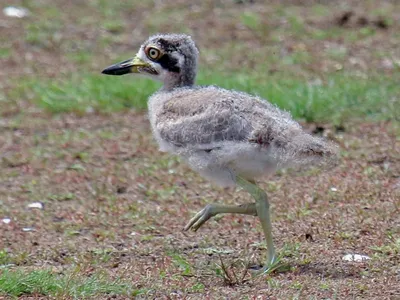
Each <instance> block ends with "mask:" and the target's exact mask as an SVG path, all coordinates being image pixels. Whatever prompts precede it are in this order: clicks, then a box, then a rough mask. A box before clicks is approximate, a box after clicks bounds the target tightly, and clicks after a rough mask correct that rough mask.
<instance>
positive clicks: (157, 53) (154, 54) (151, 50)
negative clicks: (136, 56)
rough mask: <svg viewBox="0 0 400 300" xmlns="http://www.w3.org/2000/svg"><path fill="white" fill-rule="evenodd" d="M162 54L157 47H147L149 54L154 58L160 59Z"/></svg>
mask: <svg viewBox="0 0 400 300" xmlns="http://www.w3.org/2000/svg"><path fill="white" fill-rule="evenodd" d="M160 54H161V52H160V50H158V49H157V48H152V47H150V48H148V49H147V56H148V57H149V58H150V59H152V60H156V59H158V58H159V57H160Z"/></svg>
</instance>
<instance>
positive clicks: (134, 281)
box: [0, 1, 400, 299]
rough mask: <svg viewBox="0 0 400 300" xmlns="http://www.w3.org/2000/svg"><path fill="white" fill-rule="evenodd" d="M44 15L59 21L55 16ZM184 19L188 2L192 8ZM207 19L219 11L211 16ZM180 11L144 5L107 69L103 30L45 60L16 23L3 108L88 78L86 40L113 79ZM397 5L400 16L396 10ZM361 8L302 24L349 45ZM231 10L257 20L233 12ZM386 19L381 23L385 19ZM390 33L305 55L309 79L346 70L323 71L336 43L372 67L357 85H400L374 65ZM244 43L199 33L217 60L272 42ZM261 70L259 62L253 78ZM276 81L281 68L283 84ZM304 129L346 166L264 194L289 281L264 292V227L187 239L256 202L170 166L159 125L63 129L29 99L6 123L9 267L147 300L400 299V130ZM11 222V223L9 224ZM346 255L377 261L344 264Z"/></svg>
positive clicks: (0, 210) (1, 215)
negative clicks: (231, 47)
mask: <svg viewBox="0 0 400 300" xmlns="http://www.w3.org/2000/svg"><path fill="white" fill-rule="evenodd" d="M3 2H4V1H3ZM22 2H23V1H21V3H22ZM156 2H157V1H156ZM238 2H241V1H238ZM243 2H245V3H244V4H235V5H245V6H246V7H247V8H246V9H248V10H249V11H251V12H256V11H257V10H258V9H259V7H258V6H257V5H259V2H257V1H256V4H255V5H256V6H252V7H250V5H252V4H251V2H252V1H243ZM311 2H312V1H311ZM343 2H345V1H341V3H343ZM353 2H354V3H356V4H357V3H358V2H357V1H353ZM353 2H352V3H353ZM366 2H368V1H366ZM372 2H373V1H372ZM21 3H19V4H21ZM37 3H40V5H42V6H43V8H42V6H40V5H39V4H38V7H39V6H40V9H42V10H43V11H44V10H45V8H44V7H45V4H46V1H38V2H37ZM56 3H57V4H56V5H57V7H59V8H60V7H61V8H64V9H66V10H67V9H68V7H69V5H70V6H71V7H72V8H73V11H75V12H77V13H76V15H74V14H69V15H67V14H63V15H62V18H64V19H63V20H73V19H74V18H79V16H80V14H81V15H85V14H86V13H87V12H88V11H90V12H92V13H93V16H94V17H93V22H94V23H93V24H97V23H96V22H97V21H99V18H100V17H99V15H96V14H95V12H94V11H95V10H94V9H93V8H90V7H89V6H88V7H89V8H88V7H86V6H85V7H84V8H82V10H81V11H80V10H79V9H78V8H79V7H78V6H77V4H76V3H75V2H74V1H71V2H68V3H70V4H65V3H67V2H62V1H57V2H56ZM93 3H94V2H93ZM143 3H144V2H143ZM157 3H158V2H157ZM168 3H169V4H168V5H170V6H171V5H172V4H171V3H170V2H169V1H168ZM185 3H187V2H185V1H179V5H181V7H184V6H185V5H186V4H185ZM257 3H258V4H257ZM368 3H369V2H368ZM206 4H207V5H211V4H210V1H206ZM356 4H355V5H354V7H355V8H354V11H355V13H356V15H363V13H360V12H363V9H364V8H365V7H363V6H362V5H356ZM168 5H164V6H163V5H162V4H159V5H158V6H157V5H156V4H154V5H153V6H151V7H147V6H145V5H144V4H143V7H142V8H141V9H137V10H135V11H133V10H132V11H126V12H125V13H124V14H122V15H121V20H124V22H123V23H122V25H124V26H125V25H126V26H125V27H124V28H125V29H124V31H123V32H122V33H121V34H120V35H119V36H118V37H113V38H111V37H110V40H107V45H108V46H104V47H103V50H104V51H103V52H102V53H99V52H100V50H98V49H100V47H99V48H96V47H97V46H98V45H99V35H102V34H103V35H105V36H106V37H108V34H109V32H106V31H104V29H98V28H96V27H95V26H94V25H93V24H92V23H87V24H89V25H87V28H86V27H84V24H79V25H76V24H75V23H72V22H71V24H70V26H65V27H63V28H61V29H60V32H61V35H60V38H59V39H57V37H53V39H52V40H51V42H50V43H49V44H45V45H39V46H38V45H37V44H35V45H33V46H32V43H29V42H27V41H26V40H23V39H20V38H19V37H20V36H23V34H24V27H18V26H16V25H15V24H17V23H16V22H17V21H16V20H12V19H5V18H4V16H3V17H2V18H4V20H3V19H2V20H1V21H2V22H1V23H0V25H1V26H0V30H1V31H4V32H5V33H7V35H8V36H9V38H4V37H2V39H1V41H2V44H3V45H7V46H10V47H12V49H13V50H15V51H13V52H11V53H10V55H9V56H7V57H2V58H1V60H2V63H4V66H5V67H2V68H1V70H0V78H1V80H2V83H1V85H2V88H3V91H2V94H1V95H3V93H4V94H5V95H8V96H9V95H12V90H13V89H14V88H15V86H16V82H17V81H18V80H22V79H23V78H25V77H29V76H35V75H37V76H43V78H44V77H46V78H52V77H57V78H61V77H62V76H64V75H65V74H68V72H77V70H79V69H80V68H81V67H80V65H79V64H78V63H77V62H76V61H73V60H70V59H68V58H66V53H67V52H68V51H69V50H70V49H71V48H69V47H70V44H68V43H73V42H74V39H77V40H79V39H82V40H85V41H87V42H88V44H87V45H86V46H85V47H87V48H85V47H84V48H83V49H80V50H82V51H89V50H90V51H93V57H91V58H90V59H89V61H88V62H86V64H85V67H86V70H96V71H97V70H98V69H101V67H99V65H100V64H102V65H103V64H104V66H106V65H107V64H109V63H110V62H111V61H112V60H114V59H115V57H116V56H117V55H119V54H121V53H125V52H127V51H131V49H133V48H135V47H137V45H133V46H132V42H131V40H132V35H133V36H134V37H143V36H145V35H147V33H148V31H151V30H152V29H154V28H158V27H156V26H163V25H165V24H163V23H157V24H153V23H151V21H152V19H151V17H149V14H150V13H151V10H150V9H155V10H158V11H162V10H165V11H167V10H169V9H171V7H170V6H168ZM382 5H383V7H387V6H388V7H390V5H395V4H391V1H385V2H384V4H382ZM372 6H373V4H371V3H369V4H368V5H367V4H366V7H367V8H370V7H372ZM77 7H78V8H77ZM202 7H203V6H202ZM271 7H272V6H271ZM346 7H347V6H340V9H338V10H337V11H335V13H336V14H335V15H334V16H329V18H328V20H329V22H325V21H322V20H326V19H324V18H327V17H326V16H324V17H313V18H308V19H307V13H306V12H305V11H306V8H305V7H304V6H301V5H300V6H299V8H298V12H299V15H300V16H303V17H304V16H305V18H306V19H307V20H308V21H307V22H309V23H307V24H308V25H307V26H313V24H314V25H315V24H317V27H318V28H319V29H320V30H322V29H324V28H326V27H328V26H331V25H332V24H336V25H337V26H345V27H346V28H349V29H351V28H352V27H357V26H360V24H358V23H357V22H358V21H357V20H358V19H357V18H355V19H352V22H355V23H352V22H347V21H346V20H345V19H346V18H345V15H344V14H341V13H342V12H343V11H346V9H345V8H346ZM397 7H398V6H396V8H397ZM90 9H93V10H92V11H91V10H90ZM229 9H230V10H232V11H240V10H241V9H242V8H236V7H234V6H233V4H232V7H231V6H230V7H229ZM268 9H271V11H272V8H268ZM268 9H266V11H265V13H266V14H267V13H268ZM205 11H206V10H205V9H204V10H199V11H198V13H199V14H200V15H201V13H204V12H205ZM217 12H218V11H217ZM214 13H215V12H214ZM150 16H151V15H150ZM394 16H398V14H394ZM146 17H148V19H146ZM135 18H137V19H135ZM188 18H190V16H188ZM341 18H342V19H341ZM371 18H372V19H373V20H374V22H376V20H377V18H375V17H371ZM38 19H39V16H38V17H36V19H35V20H38ZM372 19H371V20H372ZM129 20H137V22H136V23H135V22H129ZM274 20H275V19H274ZM338 20H339V21H338ZM354 20H355V21H354ZM394 20H397V19H396V18H395V17H394ZM88 22H89V21H88ZM99 22H100V21H99ZM146 22H147V23H146ZM268 22H269V21H268ZM268 22H267V23H268ZM271 22H272V23H271V24H274V23H273V22H274V21H271ZM276 22H277V23H276V24H279V22H278V21H276ZM313 22H314V23H313ZM333 22H336V23H333ZM337 22H342V23H343V24H339V25H338V23H337ZM367 22H368V23H371V22H372V21H371V22H370V21H368V20H367ZM138 23H139V25H138ZM271 24H269V25H271ZM282 24H283V23H282ZM310 24H311V25H310ZM357 24H358V25H357ZM371 24H372V23H371ZM374 24H375V23H374ZM376 24H378V25H373V26H378V27H377V28H376V30H377V34H376V35H374V37H372V38H370V39H369V40H368V44H367V45H365V44H362V43H358V42H354V43H353V42H352V41H351V40H349V41H341V40H340V38H332V39H331V38H329V40H323V41H322V40H321V41H314V42H308V41H305V42H303V46H304V47H306V48H307V49H310V52H311V53H313V54H312V55H315V57H317V61H318V62H319V63H320V64H318V65H317V66H316V65H313V64H311V63H307V64H306V65H305V66H306V67H305V68H307V66H309V69H307V70H308V71H310V72H317V73H318V72H324V70H325V69H327V70H330V69H331V68H333V69H334V68H335V62H334V60H329V59H328V58H326V57H322V56H319V55H320V53H321V49H322V48H323V47H325V46H324V45H325V44H324V43H339V44H340V43H344V44H346V47H348V49H349V50H348V51H349V52H350V53H353V52H357V53H358V52H359V53H364V55H361V57H362V59H361V62H360V61H356V62H355V63H354V64H353V65H352V67H353V68H354V69H357V70H359V71H362V72H369V71H370V70H372V69H376V70H378V71H382V73H385V74H391V73H392V72H393V73H395V72H396V70H397V69H393V68H386V69H385V68H383V69H382V59H381V57H379V56H377V55H375V54H376V53H375V54H373V53H372V52H370V51H368V49H370V48H374V46H376V45H383V46H382V47H383V48H385V50H387V53H389V52H390V53H392V54H393V53H397V52H396V51H398V49H399V48H398V45H399V44H398V43H397V42H398V35H396V30H397V29H398V26H399V25H398V23H396V22H394V23H393V24H392V23H390V26H393V27H390V28H389V29H385V28H383V29H381V28H379V26H383V27H384V26H386V25H382V24H381V25H379V23H376ZM361 25H362V24H361ZM135 26H136V27H135ZM151 26H153V27H151ZM207 26H208V27H210V26H211V27H212V26H215V28H216V30H215V31H213V32H214V33H215V35H212V34H210V35H207V34H206V33H205V32H204V31H202V30H199V29H198V28H204V27H207ZM282 26H283V27H284V26H285V24H283V25H282ZM396 26H397V27H396ZM118 28H119V27H118V26H117V29H118ZM135 28H136V30H135ZM235 28H236V27H235V26H234V25H233V24H231V23H229V22H228V23H223V22H221V23H219V22H217V21H215V14H214V15H213V14H205V17H204V18H198V19H197V21H195V22H194V23H191V25H190V29H191V30H193V31H194V32H195V34H196V35H197V37H198V39H199V44H200V45H201V46H202V47H203V48H209V49H211V48H210V47H212V45H214V43H215V42H216V41H222V45H226V44H225V43H224V41H225V39H226V41H227V42H226V43H228V41H230V40H231V39H232V36H234V37H235V38H240V39H243V40H245V41H246V43H245V44H246V48H245V49H248V48H251V47H254V46H255V45H258V44H262V42H260V38H259V36H258V35H257V34H258V33H256V34H255V33H254V32H250V31H246V30H242V29H240V30H237V28H236V29H235ZM374 28H375V27H374ZM86 29H87V30H86ZM166 29H168V30H169V31H172V30H175V31H176V29H177V28H175V27H174V26H169V27H168V26H167V27H166ZM374 30H375V29H374ZM222 33H224V34H222ZM225 33H229V34H227V35H225ZM299 40H300V38H299V37H298V36H296V35H293V36H290V37H289V38H287V39H286V40H284V41H283V42H279V43H277V46H278V47H281V46H282V49H284V50H285V49H286V50H287V51H289V52H290V51H293V49H295V48H296V47H297V46H299ZM35 41H36V40H35ZM38 41H39V42H42V40H41V39H40V38H38ZM38 41H36V42H38ZM396 41H397V42H396ZM111 44H112V45H114V46H113V48H112V51H111V46H110V45H111ZM66 45H69V46H68V47H67V46H66ZM275 46H276V45H275ZM303 46H302V47H303ZM314 46H315V48H314ZM216 48H218V45H215V49H216ZM215 49H214V50H215ZM288 49H289V50H288ZM374 49H375V48H374ZM211 50H213V49H211ZM286 50H285V51H286ZM116 53H117V54H116ZM371 53H372V54H371ZM233 55H235V54H233ZM236 55H238V54H236ZM393 55H394V54H393ZM249 56H250V55H249ZM236 58H237V57H236ZM236 58H235V56H233V57H232V60H233V61H235V59H236ZM213 59H214V60H213ZM213 61H215V58H213V57H212V55H211V54H210V52H206V51H205V58H203V61H202V62H203V63H204V64H205V65H207V66H212V65H213ZM256 62H257V60H256V59H254V60H252V58H251V57H247V60H246V67H251V66H254V65H255V64H256ZM276 67H277V66H276V65H272V66H271V70H272V69H274V68H276ZM293 68H294V70H296V71H298V69H297V68H299V69H300V67H298V66H294V67H293ZM324 68H325V69H324ZM322 76H325V75H322ZM10 97H11V96H10ZM1 99H2V98H0V100H1ZM304 125H305V127H306V128H307V130H309V131H310V132H314V133H315V134H322V135H324V136H326V137H328V138H330V139H332V140H334V141H335V142H336V143H338V144H339V146H340V149H341V154H340V160H339V163H338V165H337V166H335V167H332V168H331V169H329V170H317V169H313V168H311V169H308V170H302V171H299V172H295V171H293V170H282V171H280V172H278V173H277V174H276V175H275V176H273V177H272V178H269V179H268V180H260V185H261V187H263V188H264V189H265V190H266V192H267V194H268V195H269V197H270V201H271V203H272V218H273V235H274V240H275V243H276V246H277V251H278V253H280V254H281V255H282V257H283V258H282V261H283V266H282V268H280V269H279V270H278V271H276V272H274V273H272V274H270V275H268V276H266V277H259V278H255V279H254V278H252V277H251V276H250V273H249V271H248V267H249V266H253V265H259V264H260V263H262V262H263V260H264V258H265V254H266V249H265V245H264V239H263V236H262V230H261V227H260V225H259V223H258V221H257V219H255V218H254V217H250V216H231V215H224V216H218V217H216V218H214V219H212V220H210V221H209V222H207V223H206V225H204V226H203V227H202V228H201V229H200V230H199V231H198V232H197V233H193V232H183V231H182V228H183V227H184V225H185V224H186V222H187V221H188V220H189V219H190V218H191V217H192V216H193V215H194V214H195V213H196V212H197V211H199V210H200V209H202V208H203V207H204V206H205V205H206V204H207V203H211V202H217V203H225V204H241V203H247V202H249V196H248V195H247V194H246V193H245V192H243V191H239V190H233V189H221V188H217V187H214V186H213V185H212V184H211V183H210V182H208V181H206V180H203V179H202V178H200V177H199V176H198V175H197V174H195V173H193V172H192V171H191V170H190V169H188V168H187V167H186V166H185V165H184V164H183V163H181V162H180V161H178V159H177V158H174V157H171V156H170V155H168V154H164V153H161V152H159V151H158V149H157V146H156V144H155V142H154V140H153V138H152V137H151V131H150V128H149V124H148V120H147V116H146V114H145V112H135V111H128V112H118V113H107V114H105V113H104V114H103V113H92V114H87V115H84V116H76V115H74V114H68V113H65V114H60V115H51V114H49V113H46V112H44V111H43V110H41V109H38V108H37V107H36V106H35V105H33V104H32V103H31V102H30V101H29V99H17V100H15V101H12V102H11V103H8V104H7V105H4V106H3V107H2V108H1V118H0V249H3V250H5V251H6V252H7V253H9V255H10V259H9V261H8V262H9V263H10V264H11V265H12V267H13V268H18V269H23V270H27V271H30V270H37V269H51V270H52V271H53V272H54V273H56V274H60V275H63V274H67V273H68V272H70V271H71V270H75V272H76V273H77V274H79V275H82V276H87V277H90V276H92V275H93V274H98V273H99V272H102V273H105V274H107V275H108V276H109V277H110V278H121V279H123V280H124V282H129V284H131V285H132V286H133V287H134V288H135V289H137V290H138V295H137V298H139V299H246V298H247V299H400V217H399V215H400V139H399V137H400V132H399V128H400V127H399V124H398V122H397V123H396V122H395V121H390V122H389V121H387V122H385V121H380V122H375V123H371V122H363V121H360V120H357V121H349V122H348V123H346V124H343V125H341V126H334V125H332V124H304ZM34 202H40V203H42V204H43V209H35V208H33V209H32V208H28V205H29V204H31V203H34ZM5 218H9V219H10V222H9V223H7V224H6V223H5V222H3V221H2V220H3V219H5ZM346 254H361V255H366V256H368V257H369V259H368V260H365V261H362V262H350V261H345V260H343V257H344V256H345V255H346ZM0 272H1V270H0ZM41 297H42V296H41V295H33V296H32V295H30V296H22V297H21V299H32V298H34V299H40V298H41ZM108 297H109V296H108V295H99V296H96V297H95V298H97V299H108ZM0 298H1V297H0ZM43 298H45V297H43ZM114 298H120V299H125V298H127V296H116V297H114Z"/></svg>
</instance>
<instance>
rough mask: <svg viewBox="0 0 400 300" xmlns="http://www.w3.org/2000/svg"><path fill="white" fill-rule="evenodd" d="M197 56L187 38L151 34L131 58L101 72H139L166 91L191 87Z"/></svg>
mask: <svg viewBox="0 0 400 300" xmlns="http://www.w3.org/2000/svg"><path fill="white" fill-rule="evenodd" d="M198 53H199V52H198V50H197V48H196V45H195V44H194V42H193V40H192V39H191V37H190V36H188V35H184V34H159V35H154V36H151V37H150V38H149V39H148V40H147V41H146V42H144V43H143V44H142V46H141V47H140V49H139V51H138V53H137V54H136V56H135V57H134V58H132V59H128V60H125V61H123V62H120V63H117V64H114V65H112V66H110V67H108V68H106V69H104V70H103V72H102V73H103V74H107V75H124V74H128V73H139V74H143V75H147V76H150V77H152V78H154V79H157V80H159V81H161V82H163V83H164V87H166V88H167V89H171V88H174V87H178V86H191V85H193V84H194V81H195V77H196V72H197V57H198Z"/></svg>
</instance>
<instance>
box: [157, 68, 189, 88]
mask: <svg viewBox="0 0 400 300" xmlns="http://www.w3.org/2000/svg"><path fill="white" fill-rule="evenodd" d="M195 81H196V71H195V70H193V71H189V72H184V73H183V74H173V75H172V76H169V77H168V78H166V79H165V80H164V85H163V87H162V90H164V91H171V90H173V89H175V88H181V87H192V86H194V84H195Z"/></svg>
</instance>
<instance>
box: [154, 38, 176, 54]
mask: <svg viewBox="0 0 400 300" xmlns="http://www.w3.org/2000/svg"><path fill="white" fill-rule="evenodd" d="M157 43H158V44H159V45H160V46H161V48H163V49H164V50H165V51H167V52H172V51H176V46H178V45H173V44H171V43H170V42H168V41H166V40H164V39H161V38H160V39H158V41H157Z"/></svg>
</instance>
